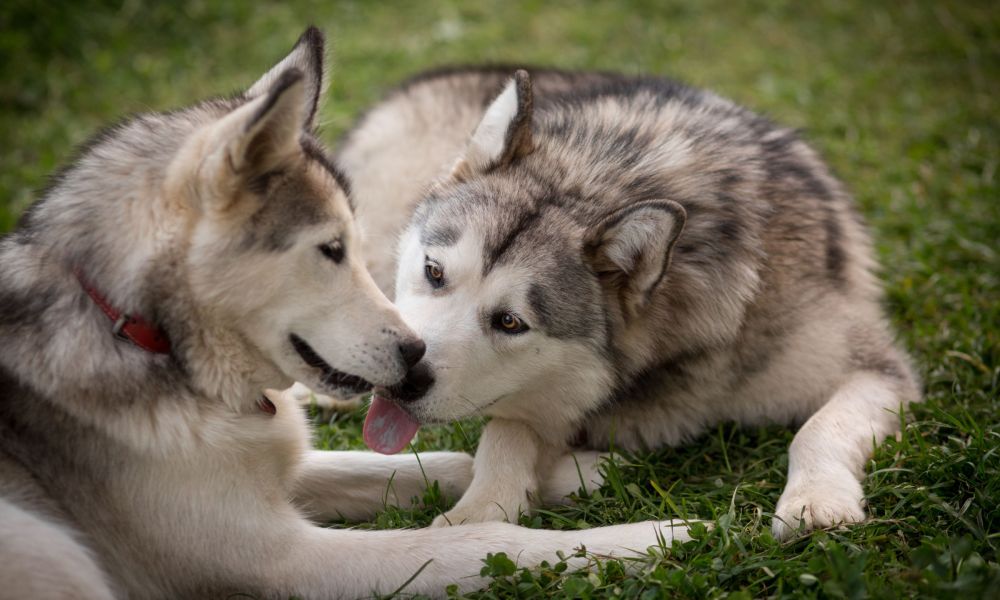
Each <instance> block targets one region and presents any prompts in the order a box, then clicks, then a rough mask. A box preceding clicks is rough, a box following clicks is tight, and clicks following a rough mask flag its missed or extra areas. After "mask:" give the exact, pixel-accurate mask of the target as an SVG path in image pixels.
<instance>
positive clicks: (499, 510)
mask: <svg viewBox="0 0 1000 600" xmlns="http://www.w3.org/2000/svg"><path fill="white" fill-rule="evenodd" d="M530 508H531V505H530V503H529V501H528V496H527V495H525V496H524V497H522V498H517V499H508V500H507V501H497V500H485V499H484V500H475V499H472V498H468V494H466V496H465V497H463V498H462V499H461V500H459V502H458V504H456V505H455V507H454V508H452V509H451V510H449V511H448V512H446V513H444V514H442V515H439V516H438V517H437V518H436V519H434V521H433V522H431V527H448V526H449V525H462V524H464V523H488V522H493V521H507V522H510V523H517V519H518V517H519V516H520V515H521V513H522V512H527V511H528V510H530Z"/></svg>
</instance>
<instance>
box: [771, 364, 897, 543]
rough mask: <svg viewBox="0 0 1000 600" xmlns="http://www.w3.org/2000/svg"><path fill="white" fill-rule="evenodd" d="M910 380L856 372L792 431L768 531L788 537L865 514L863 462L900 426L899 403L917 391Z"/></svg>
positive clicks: (782, 537) (848, 520)
mask: <svg viewBox="0 0 1000 600" xmlns="http://www.w3.org/2000/svg"><path fill="white" fill-rule="evenodd" d="M913 387H914V386H913V385H912V383H911V382H909V381H908V380H905V381H903V380H897V379H896V378H892V377H888V376H885V375H882V374H878V373H872V372H859V373H855V374H853V375H851V376H849V377H848V379H847V380H846V381H845V382H844V383H843V384H842V385H841V386H840V387H839V388H838V389H837V391H836V392H835V393H834V395H833V397H832V398H830V400H829V402H827V403H826V404H825V405H824V406H823V407H822V408H821V409H820V410H819V411H817V412H816V413H815V414H814V415H813V416H812V417H811V418H810V419H809V420H808V421H806V423H805V425H803V426H802V428H801V429H800V430H799V432H798V433H797V434H796V435H795V439H794V440H793V441H792V445H791V447H790V448H789V450H788V483H787V485H786V486H785V491H784V492H783V493H782V494H781V498H780V499H779V500H778V505H777V507H776V508H775V511H774V512H775V518H774V522H773V523H772V527H771V529H772V531H773V532H774V535H775V537H777V538H779V539H787V538H788V537H790V536H791V535H792V534H793V533H794V532H795V530H796V529H798V528H799V526H800V525H801V527H802V528H803V529H805V530H810V529H815V528H820V527H828V526H831V525H835V524H837V523H851V522H858V521H861V520H863V519H864V518H865V511H864V508H863V506H862V503H863V500H864V491H863V490H862V488H861V480H862V479H863V477H864V472H865V462H866V461H867V460H868V457H870V456H871V453H872V450H873V444H877V443H879V442H881V441H882V440H883V439H885V437H886V436H888V435H891V434H892V433H893V432H895V431H897V430H898V427H899V409H900V406H901V405H905V404H906V403H907V402H908V401H909V400H911V399H913V398H915V397H916V391H915V389H913Z"/></svg>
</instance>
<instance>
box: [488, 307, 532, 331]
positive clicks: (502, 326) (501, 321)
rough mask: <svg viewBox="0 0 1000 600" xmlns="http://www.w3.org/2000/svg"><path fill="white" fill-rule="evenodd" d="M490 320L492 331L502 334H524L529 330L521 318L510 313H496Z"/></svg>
mask: <svg viewBox="0 0 1000 600" xmlns="http://www.w3.org/2000/svg"><path fill="white" fill-rule="evenodd" d="M492 320H493V323H492V325H493V329H496V330H498V331H502V332H503V333H509V334H511V335H514V334H518V333H524V332H525V331H527V330H528V329H530V327H528V325H527V323H525V322H524V321H523V320H522V319H521V317H519V316H517V315H515V314H514V313H512V312H502V313H497V314H495V315H493V319H492Z"/></svg>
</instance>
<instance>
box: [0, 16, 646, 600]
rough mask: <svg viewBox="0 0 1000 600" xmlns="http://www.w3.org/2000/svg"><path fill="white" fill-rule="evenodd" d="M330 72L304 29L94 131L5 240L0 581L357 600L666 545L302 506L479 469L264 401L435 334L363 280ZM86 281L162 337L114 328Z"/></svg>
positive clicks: (412, 353)
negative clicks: (390, 527) (390, 519)
mask: <svg viewBox="0 0 1000 600" xmlns="http://www.w3.org/2000/svg"><path fill="white" fill-rule="evenodd" d="M324 81H325V76H324V74H323V40H322V36H321V34H320V33H319V32H318V31H317V30H315V29H310V30H308V31H307V32H306V33H305V34H304V35H303V37H302V39H301V40H300V41H299V43H298V44H297V45H296V46H295V48H294V49H293V50H292V52H291V53H290V54H289V55H288V56H287V57H286V58H285V59H284V60H282V61H281V62H280V63H279V64H278V65H277V66H275V67H274V68H273V69H272V70H270V71H268V72H267V73H266V74H265V75H264V76H263V77H262V78H261V79H260V80H258V81H257V83H255V84H254V85H253V86H251V87H250V88H249V89H248V90H247V91H246V92H244V93H241V94H239V95H237V96H234V97H231V98H223V99H216V100H210V101H207V102H203V103H200V104H197V105H195V106H193V107H189V108H185V109H182V110H178V111H174V112H169V113H159V114H145V115H140V116H137V117H134V118H131V119H128V120H126V121H123V122H122V123H121V124H119V125H117V126H115V127H113V128H111V129H109V130H107V131H106V132H105V133H103V134H101V135H99V136H98V137H97V138H95V140H94V141H92V142H91V143H90V144H89V145H88V146H86V147H85V148H84V149H83V150H82V151H81V153H80V155H79V156H78V158H77V159H76V160H74V161H73V162H72V163H71V165H70V166H69V167H68V168H67V169H66V170H64V171H63V172H62V173H61V174H59V175H58V176H56V177H55V179H54V180H53V183H52V185H51V187H50V188H49V189H48V190H47V191H46V192H45V193H44V194H43V195H42V198H41V199H40V200H39V201H38V202H37V203H36V204H35V205H34V206H32V207H31V208H30V209H29V211H28V212H27V213H26V214H25V215H24V218H23V219H22V221H21V223H20V225H19V227H18V228H17V229H16V230H15V231H14V232H12V233H10V234H9V235H7V236H5V237H3V238H2V240H0V265H2V266H0V339H2V340H3V343H2V345H0V597H5V598H7V597H18V598H24V597H37V598H111V597H121V598H125V597H130V598H192V597H211V598H224V597H227V595H229V594H234V593H238V592H239V593H245V594H249V595H251V596H253V597H256V598H272V597H273V598H287V597H290V596H300V597H318V598H333V597H343V598H357V597H362V596H368V595H370V594H374V593H388V592H391V591H392V590H394V589H396V588H397V587H399V586H401V585H402V584H404V582H406V581H407V580H408V579H409V578H410V577H411V576H413V575H415V574H416V573H417V572H418V571H419V572H420V574H419V576H416V577H415V578H414V579H413V581H412V582H411V583H410V584H409V587H407V588H406V589H407V591H408V592H413V593H426V594H431V595H443V594H444V589H445V586H446V585H447V584H449V583H452V582H454V583H457V584H458V585H459V586H460V587H461V588H463V589H469V588H474V587H476V586H477V585H479V583H480V581H481V580H480V579H479V578H478V576H477V574H478V572H479V569H480V567H481V562H480V561H481V559H482V558H483V557H484V555H485V554H486V553H487V552H499V551H503V552H507V553H508V554H510V555H511V556H519V557H520V560H521V562H522V564H537V562H539V561H541V560H545V559H548V560H551V559H552V558H553V557H554V556H555V553H556V551H557V550H564V551H570V550H572V549H573V548H574V547H575V546H577V545H579V544H581V543H582V544H585V545H586V546H587V547H588V548H590V549H592V550H594V551H597V552H611V553H617V552H624V550H622V547H623V546H624V547H634V548H640V549H641V548H645V547H646V546H647V545H650V544H655V543H656V540H657V535H659V534H660V532H661V529H660V524H658V523H653V524H650V523H645V524H635V525H628V526H623V527H620V528H619V527H616V528H606V529H594V530H590V531H585V532H547V531H534V530H527V529H522V528H519V527H514V526H511V525H506V524H487V525H480V526H472V527H468V528H456V529H455V530H452V531H450V532H448V531H440V530H437V531H434V530H425V531H383V532H364V531H353V530H332V529H326V528H321V527H316V526H314V525H313V524H311V523H310V521H309V520H307V518H306V517H307V516H308V517H311V518H314V519H317V520H320V521H323V520H328V519H333V518H340V517H344V518H348V519H364V518H370V517H371V516H372V515H373V514H374V512H375V511H376V510H378V509H379V508H380V507H382V506H383V502H384V499H385V498H388V499H389V500H390V501H402V502H408V501H409V500H410V499H411V498H413V497H419V496H420V495H421V493H422V492H423V490H424V489H425V487H424V486H425V484H426V482H427V481H433V480H439V481H440V482H441V485H442V489H443V490H444V491H445V492H446V493H453V494H456V493H461V492H462V491H463V490H464V489H465V487H466V485H467V484H468V482H469V480H470V478H471V459H470V457H468V456H467V455H463V454H459V453H427V454H424V455H423V456H421V457H420V458H421V460H420V462H419V463H418V461H417V460H416V458H415V457H414V456H413V455H409V456H401V457H381V456H377V455H373V454H370V453H364V452H317V451H310V450H309V444H308V441H309V437H308V431H307V428H306V424H305V419H304V416H303V414H302V412H301V410H300V409H299V407H298V404H297V401H296V399H295V398H293V397H291V395H290V394H289V393H283V392H276V391H273V390H267V391H266V392H265V394H266V396H265V398H266V399H262V397H261V393H262V391H264V390H265V389H266V388H284V387H287V386H289V385H291V383H292V381H293V380H295V379H297V380H299V381H302V382H304V383H306V384H307V385H309V386H310V387H312V388H314V389H318V390H321V391H331V392H336V391H340V392H347V393H353V392H356V391H358V390H359V389H361V388H363V387H366V385H367V384H368V382H370V383H371V384H380V385H393V384H394V383H397V382H399V381H401V380H402V379H403V376H404V374H405V373H406V370H407V368H408V367H409V365H411V364H412V363H413V362H414V361H415V360H416V359H419V355H420V353H422V350H423V348H422V345H421V344H420V343H419V341H418V340H417V339H416V338H415V336H414V334H413V332H412V331H411V330H410V329H409V328H408V327H407V326H406V325H405V324H404V322H403V321H402V320H401V319H400V317H399V314H398V312H397V311H396V309H395V308H394V307H393V306H392V305H391V304H390V303H389V302H388V301H387V300H386V298H385V297H384V296H383V295H382V294H381V292H379V291H378V289H377V287H376V286H375V284H374V283H373V282H372V280H371V277H370V275H369V274H368V272H367V271H366V270H365V268H364V265H363V263H362V261H361V259H360V253H359V252H358V250H359V245H360V244H359V241H358V235H357V234H356V231H355V227H354V223H353V218H352V215H351V210H350V208H349V202H348V197H347V191H348V190H347V189H346V188H347V186H346V180H345V179H344V178H343V176H342V175H341V174H340V172H339V171H338V170H337V169H336V168H335V167H334V166H333V164H332V162H331V161H330V160H329V159H328V158H327V156H326V154H325V152H324V150H323V148H322V146H321V145H320V144H319V143H318V142H317V141H316V139H315V137H314V135H313V124H314V121H315V117H316V113H317V110H318V103H319V101H320V98H321V96H322V93H323V88H324ZM84 282H86V283H87V285H89V286H92V287H93V288H96V290H98V294H99V295H101V296H103V297H104V298H106V299H107V301H108V302H109V303H110V304H111V305H112V306H114V307H117V310H119V311H123V312H127V313H130V314H132V315H135V316H141V317H143V318H144V319H146V321H148V322H152V323H155V324H156V325H157V326H158V327H160V328H162V329H163V330H164V331H165V332H166V335H167V336H168V337H169V340H170V342H171V349H170V351H169V352H167V353H153V352H148V351H146V350H144V349H141V348H139V347H137V346H134V345H132V344H130V343H129V342H127V341H124V340H122V339H119V338H117V337H116V336H114V335H112V322H111V320H110V319H109V318H108V316H107V315H105V314H104V312H102V309H101V308H99V306H98V304H97V302H95V300H93V299H92V298H91V297H89V296H88V293H87V291H85V286H84ZM338 370H339V372H338ZM362 378H363V379H362ZM572 466H573V465H572V463H567V464H566V465H564V467H566V468H567V469H569V468H572ZM390 481H391V482H392V483H391V485H390V483H389V482H390Z"/></svg>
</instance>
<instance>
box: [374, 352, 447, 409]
mask: <svg viewBox="0 0 1000 600" xmlns="http://www.w3.org/2000/svg"><path fill="white" fill-rule="evenodd" d="M433 386H434V373H433V372H432V371H431V368H430V366H428V364H427V363H425V362H423V363H417V364H416V365H414V366H413V367H411V368H410V370H409V371H407V372H406V377H404V378H403V381H401V382H399V383H397V384H396V385H393V386H389V387H386V388H378V389H377V390H376V391H378V392H380V393H381V394H383V395H385V396H386V397H388V398H392V399H393V400H395V401H397V402H402V403H405V402H414V401H416V400H420V399H421V398H423V397H424V396H425V395H426V394H427V392H428V391H429V390H430V389H431V387H433Z"/></svg>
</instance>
